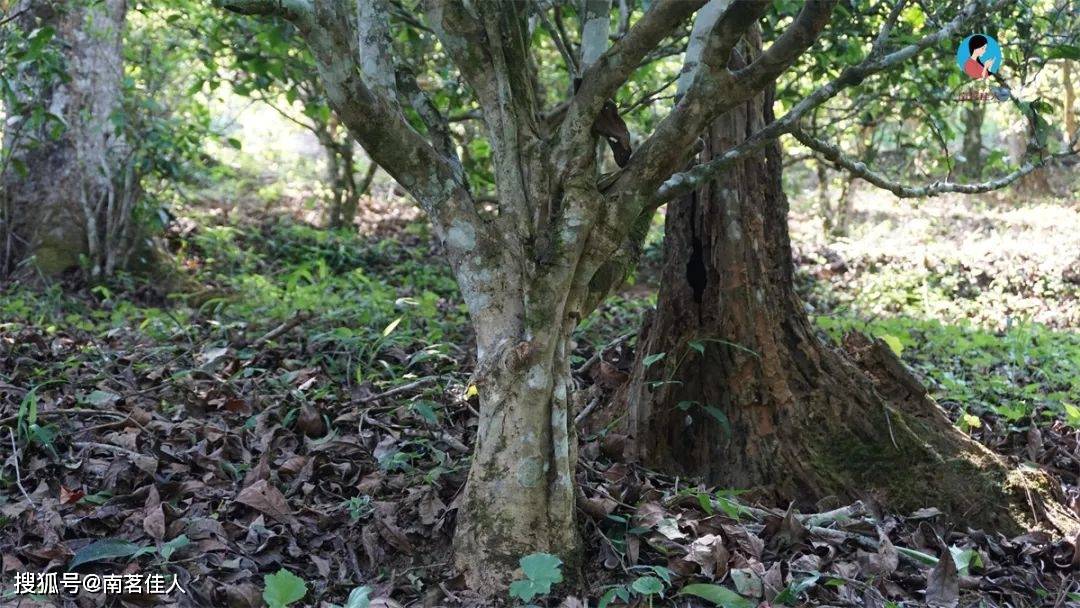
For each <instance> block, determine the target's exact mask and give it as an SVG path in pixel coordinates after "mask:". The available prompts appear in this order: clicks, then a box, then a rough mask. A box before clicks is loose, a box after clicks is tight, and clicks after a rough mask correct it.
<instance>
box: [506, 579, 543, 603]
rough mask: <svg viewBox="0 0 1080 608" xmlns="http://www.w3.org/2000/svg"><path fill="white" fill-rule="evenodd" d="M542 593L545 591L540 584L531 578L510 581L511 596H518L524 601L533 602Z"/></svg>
mask: <svg viewBox="0 0 1080 608" xmlns="http://www.w3.org/2000/svg"><path fill="white" fill-rule="evenodd" d="M541 593H543V591H541V590H540V586H539V585H537V584H536V583H535V582H534V581H531V580H529V579H525V580H522V581H514V582H512V583H510V597H516V598H518V599H519V600H521V601H523V602H531V601H532V599H533V598H534V597H536V596H538V595H540V594H541Z"/></svg>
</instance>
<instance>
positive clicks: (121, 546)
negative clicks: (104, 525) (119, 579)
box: [67, 538, 144, 570]
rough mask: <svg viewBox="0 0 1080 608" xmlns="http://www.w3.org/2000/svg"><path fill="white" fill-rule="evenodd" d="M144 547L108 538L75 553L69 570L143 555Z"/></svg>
mask: <svg viewBox="0 0 1080 608" xmlns="http://www.w3.org/2000/svg"><path fill="white" fill-rule="evenodd" d="M143 552H144V551H143V546H142V545H136V544H135V543H132V542H128V541H126V540H120V539H118V538H106V539H102V540H99V541H95V542H92V543H90V544H89V545H86V546H85V547H83V548H82V549H79V550H78V551H76V552H75V555H74V557H72V558H71V562H69V563H68V565H67V569H68V570H74V569H75V568H77V567H78V566H81V565H83V564H88V563H90V562H99V561H102V560H106V559H115V558H118V557H131V556H133V555H139V554H141V553H143Z"/></svg>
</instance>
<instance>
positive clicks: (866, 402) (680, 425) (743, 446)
mask: <svg viewBox="0 0 1080 608" xmlns="http://www.w3.org/2000/svg"><path fill="white" fill-rule="evenodd" d="M771 118H772V117H771V99H768V98H762V97H759V98H758V99H756V100H754V101H752V102H750V103H747V104H746V105H745V106H743V107H741V108H738V109H736V110H734V111H731V112H729V113H728V114H726V115H725V116H723V117H721V118H720V119H719V120H717V121H716V122H715V123H714V124H713V126H712V128H711V129H710V130H709V132H708V133H707V134H706V136H705V142H706V143H705V151H704V152H703V154H704V155H706V156H707V157H708V156H709V155H716V154H720V153H722V152H723V151H725V150H727V149H729V148H730V147H732V146H733V145H736V144H737V143H739V142H740V141H742V139H743V138H745V137H746V136H747V133H751V132H753V131H755V130H757V129H759V128H760V127H761V125H762V124H763V120H771ZM787 211H788V205H787V199H786V198H785V196H784V193H783V191H782V187H781V156H780V150H779V145H778V144H776V143H773V144H772V145H769V146H767V147H766V148H765V151H764V152H763V153H761V154H758V155H752V156H749V157H747V158H745V159H744V160H742V161H740V162H739V163H737V164H736V165H734V166H733V167H732V168H731V169H730V170H729V171H728V172H727V173H726V174H725V175H723V177H722V178H720V179H717V180H714V181H713V182H712V183H710V184H709V185H708V186H706V187H703V188H701V189H699V190H698V191H697V192H695V193H694V194H693V195H691V196H689V197H687V198H685V199H683V200H680V201H678V202H676V203H671V204H669V205H668V212H667V220H666V232H665V240H664V266H663V274H662V282H661V288H660V293H659V299H658V302H657V309H656V312H655V315H654V316H653V317H652V318H651V320H649V321H648V322H647V323H646V324H645V325H644V327H643V329H642V331H641V335H640V338H639V345H640V347H639V354H638V361H637V363H636V365H635V369H634V372H633V375H632V381H631V385H630V388H629V393H628V401H629V407H630V412H629V414H630V415H629V418H630V429H631V433H632V441H631V442H630V443H631V445H632V446H633V449H634V450H636V452H635V455H636V457H637V458H639V459H640V460H641V461H643V462H644V463H645V464H647V465H648V466H651V467H655V468H659V469H662V470H666V471H669V472H672V473H678V474H682V475H691V476H700V477H703V478H705V479H706V480H708V481H709V482H710V483H713V484H717V485H720V486H723V487H729V488H755V489H758V490H760V491H761V492H762V493H764V494H765V495H766V496H767V497H768V498H771V499H775V500H777V501H779V502H780V504H784V503H785V502H786V501H789V500H794V501H797V502H798V503H799V504H800V505H801V506H802V507H804V508H812V507H814V505H815V503H816V501H819V500H821V499H824V498H827V497H835V498H839V499H840V500H853V499H856V498H861V497H863V496H865V495H866V494H869V495H872V496H874V497H876V498H877V499H878V500H879V501H881V502H882V504H883V505H884V506H885V507H886V508H887V509H889V510H894V511H899V512H909V511H910V510H913V509H916V508H920V507H924V506H936V507H938V508H941V509H943V510H945V511H947V512H948V513H949V514H951V515H953V516H956V518H957V520H958V521H962V522H965V523H967V524H969V525H972V526H988V527H992V528H996V529H1000V530H1003V531H1010V532H1012V531H1016V530H1018V529H1020V528H1021V527H1024V526H1028V525H1032V524H1037V525H1041V526H1049V525H1053V524H1061V525H1063V526H1073V525H1075V520H1072V519H1071V518H1070V517H1069V516H1068V515H1067V514H1066V513H1065V512H1064V511H1062V510H1060V509H1059V507H1060V503H1058V502H1057V501H1056V500H1055V497H1054V495H1055V491H1059V488H1058V486H1056V483H1055V482H1053V481H1051V480H1050V479H1049V478H1048V477H1047V476H1046V475H1043V474H1038V473H1034V472H1029V473H1026V474H1021V473H1020V472H1015V471H1010V470H1009V469H1008V468H1006V466H1005V464H1004V462H1003V461H1002V460H1001V459H1000V458H999V457H997V456H995V455H994V454H993V453H991V452H990V451H989V450H987V449H986V448H984V447H983V446H982V445H980V444H978V443H977V442H975V441H973V440H971V439H970V438H969V437H967V436H966V435H964V434H963V433H961V432H960V431H959V430H958V429H957V428H956V427H954V426H953V425H952V424H951V423H950V421H949V420H948V418H947V417H946V415H945V413H944V411H943V410H942V409H941V408H940V407H939V406H938V405H937V404H936V403H934V402H933V401H932V400H931V399H930V398H929V397H928V396H927V394H926V390H925V389H924V388H923V386H922V385H921V384H920V383H919V382H918V381H917V380H916V379H915V378H914V377H913V376H911V375H910V374H909V373H908V372H907V371H906V369H905V368H904V366H903V365H902V364H901V363H900V362H899V361H898V360H897V359H896V357H895V356H894V355H893V354H892V352H891V351H890V350H889V349H888V348H887V347H885V346H884V345H883V343H881V342H877V341H872V340H869V339H867V338H864V337H861V336H860V335H852V336H849V337H848V339H847V341H846V344H845V346H846V349H847V350H846V351H844V350H841V349H836V348H833V347H832V346H830V345H827V344H825V343H823V342H822V341H821V340H820V339H819V338H818V337H817V335H816V334H815V331H814V328H813V327H812V325H811V323H810V321H809V319H808V318H807V314H806V312H805V309H804V305H803V303H802V301H801V300H800V298H799V297H798V296H797V295H796V293H795V292H794V288H793V272H794V268H793V263H792V255H791V246H790V242H789V236H788V228H787ZM658 353H665V356H664V358H663V359H661V360H660V361H659V362H655V363H653V365H651V366H649V367H647V368H646V366H645V365H644V360H645V358H646V357H647V356H649V355H655V354H658ZM1031 496H1037V497H1038V499H1037V500H1036V501H1035V503H1033V504H1031V505H1029V498H1030V497H1031ZM1033 510H1034V511H1033ZM1033 512H1035V513H1037V518H1038V521H1032V517H1033V516H1032V513H1033Z"/></svg>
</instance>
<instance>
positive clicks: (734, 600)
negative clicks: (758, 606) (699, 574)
mask: <svg viewBox="0 0 1080 608" xmlns="http://www.w3.org/2000/svg"><path fill="white" fill-rule="evenodd" d="M679 595H693V596H695V597H700V598H701V599H703V600H708V601H710V602H712V603H713V604H715V605H716V606H720V607H721V608H754V602H751V601H750V600H748V599H746V598H744V597H743V596H741V595H739V594H738V593H735V592H734V591H732V590H731V589H728V588H727V587H721V586H720V585H711V584H707V583H696V584H693V585H687V586H685V587H683V588H682V591H680V592H679Z"/></svg>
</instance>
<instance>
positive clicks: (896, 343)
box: [881, 334, 904, 357]
mask: <svg viewBox="0 0 1080 608" xmlns="http://www.w3.org/2000/svg"><path fill="white" fill-rule="evenodd" d="M881 340H882V341H883V342H885V344H888V345H889V348H890V349H891V350H892V352H893V354H895V355H896V356H897V357H899V356H900V353H902V352H904V345H903V343H901V342H900V338H897V337H896V336H893V335H891V334H885V335H883V336H881Z"/></svg>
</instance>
